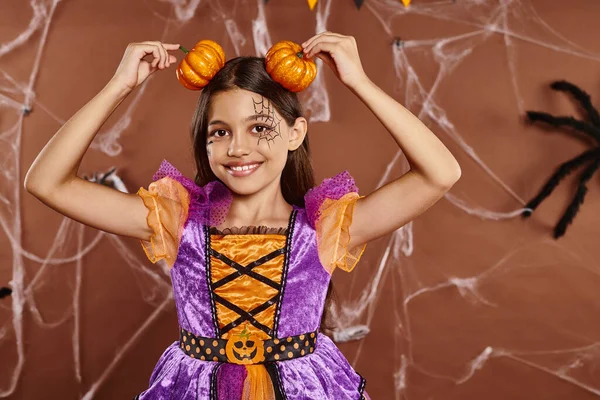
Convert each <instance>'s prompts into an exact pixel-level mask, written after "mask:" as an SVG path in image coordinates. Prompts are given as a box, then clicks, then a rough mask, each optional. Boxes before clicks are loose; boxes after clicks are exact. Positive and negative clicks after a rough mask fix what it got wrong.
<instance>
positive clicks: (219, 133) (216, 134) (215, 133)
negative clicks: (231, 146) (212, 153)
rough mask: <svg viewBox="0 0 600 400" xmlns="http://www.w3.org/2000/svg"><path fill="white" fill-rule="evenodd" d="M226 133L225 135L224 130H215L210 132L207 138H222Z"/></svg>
mask: <svg viewBox="0 0 600 400" xmlns="http://www.w3.org/2000/svg"><path fill="white" fill-rule="evenodd" d="M226 133H227V131H226V130H225V129H217V130H214V131H212V132H211V133H210V135H209V136H214V137H218V138H222V137H223V136H224V135H225V134H226ZM221 134H222V135H223V136H222V135H221Z"/></svg>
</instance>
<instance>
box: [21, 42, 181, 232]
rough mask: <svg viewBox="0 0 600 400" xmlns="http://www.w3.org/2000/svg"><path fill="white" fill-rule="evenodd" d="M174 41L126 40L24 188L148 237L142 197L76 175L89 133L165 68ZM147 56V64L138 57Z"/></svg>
mask: <svg viewBox="0 0 600 400" xmlns="http://www.w3.org/2000/svg"><path fill="white" fill-rule="evenodd" d="M178 47H179V45H174V44H162V43H160V42H142V43H132V44H129V45H128V46H127V49H126V51H125V54H124V55H123V59H122V60H121V63H120V65H119V67H118V68H117V71H116V73H115V75H114V76H113V78H112V79H111V80H110V82H109V83H108V84H107V85H106V86H105V87H104V88H103V89H102V90H101V91H100V92H99V93H98V94H97V95H96V96H95V97H94V98H93V99H92V100H90V101H89V102H88V103H87V104H86V105H85V106H84V107H83V108H81V109H80V110H79V111H78V112H77V113H76V114H75V115H73V116H72V117H71V118H70V119H69V121H67V122H66V123H65V124H64V125H63V126H62V127H61V128H60V129H59V130H58V132H56V134H55V135H54V136H53V137H52V139H50V141H49V142H48V143H47V144H46V146H45V147H44V148H43V149H42V151H41V152H40V154H39V155H38V156H37V157H36V159H35V160H34V162H33V164H32V165H31V167H30V168H29V171H28V172H27V175H26V176H25V189H26V190H27V191H28V192H29V193H31V194H32V195H34V196H35V197H37V198H38V199H39V200H40V201H42V202H43V203H44V204H46V205H47V206H49V207H51V208H52V209H54V210H56V211H58V212H59V213H61V214H64V215H66V216H67V217H70V218H72V219H74V220H76V221H79V222H82V223H84V224H86V225H89V226H92V227H94V228H97V229H101V230H103V231H106V232H110V233H116V234H119V235H124V236H130V237H134V238H138V239H148V238H149V237H150V235H151V233H152V232H151V229H150V227H148V224H147V223H146V216H147V214H148V210H147V208H146V207H145V206H144V203H143V201H142V199H141V198H140V197H139V196H137V195H135V194H127V193H122V192H120V191H118V190H115V189H111V188H109V187H107V186H104V185H100V184H97V183H92V182H89V181H87V180H85V179H83V178H80V177H79V176H77V172H78V170H79V166H80V164H81V160H82V159H83V156H84V155H85V153H86V151H87V149H88V147H89V146H90V144H91V143H92V141H93V139H94V137H95V136H96V134H97V133H98V131H99V130H100V128H101V127H102V125H103V124H104V122H105V121H106V120H107V119H108V117H109V116H110V115H111V114H112V112H113V111H114V110H115V109H116V108H117V107H118V105H119V104H120V103H121V102H122V101H123V100H124V99H125V98H126V97H127V95H128V94H129V93H131V91H132V90H133V89H134V88H135V87H137V86H138V85H140V84H141V83H142V82H143V81H144V80H145V79H146V78H147V77H148V76H149V75H150V74H152V73H153V72H154V71H156V70H159V69H165V68H168V67H169V65H170V64H171V63H174V62H176V61H177V60H176V58H175V57H174V56H172V55H169V54H168V52H167V51H168V50H176V49H177V48H178ZM149 55H151V56H152V57H153V60H152V61H151V62H148V61H145V60H144V59H143V58H144V57H146V56H149Z"/></svg>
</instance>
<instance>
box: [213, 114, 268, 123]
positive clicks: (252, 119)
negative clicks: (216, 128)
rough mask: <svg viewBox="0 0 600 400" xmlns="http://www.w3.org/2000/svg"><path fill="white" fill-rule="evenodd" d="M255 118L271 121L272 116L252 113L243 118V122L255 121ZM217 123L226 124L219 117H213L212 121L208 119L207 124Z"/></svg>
mask: <svg viewBox="0 0 600 400" xmlns="http://www.w3.org/2000/svg"><path fill="white" fill-rule="evenodd" d="M257 119H262V120H267V121H272V120H273V117H272V116H271V115H269V114H254V115H251V116H249V117H246V118H244V122H249V121H255V120H257ZM219 124H221V125H227V122H225V121H221V120H220V119H215V120H213V121H210V123H209V124H208V126H211V125H219Z"/></svg>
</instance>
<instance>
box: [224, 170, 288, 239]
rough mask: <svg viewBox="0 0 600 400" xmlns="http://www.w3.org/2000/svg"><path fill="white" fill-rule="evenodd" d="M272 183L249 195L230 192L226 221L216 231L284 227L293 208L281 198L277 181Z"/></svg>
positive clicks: (281, 194)
mask: <svg viewBox="0 0 600 400" xmlns="http://www.w3.org/2000/svg"><path fill="white" fill-rule="evenodd" d="M273 183H274V184H276V185H270V186H267V187H265V188H263V189H262V190H260V191H259V192H256V193H253V194H250V195H239V194H237V193H235V192H232V195H233V200H232V203H231V207H230V209H229V213H228V215H227V219H226V220H225V221H224V222H223V223H222V224H221V225H219V226H217V229H224V228H230V227H234V226H237V227H241V226H260V225H263V226H269V227H273V228H278V227H286V226H287V223H288V220H289V217H290V213H291V212H292V209H293V207H292V205H290V204H288V203H287V202H286V201H285V199H284V198H283V193H282V192H281V185H280V184H279V180H278V179H277V180H275V181H274V182H273Z"/></svg>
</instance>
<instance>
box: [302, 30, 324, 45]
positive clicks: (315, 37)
mask: <svg viewBox="0 0 600 400" xmlns="http://www.w3.org/2000/svg"><path fill="white" fill-rule="evenodd" d="M325 33H327V31H325V32H321V33H317V34H316V35H314V36H312V37H311V38H310V39H308V40H307V41H306V42H304V43H302V47H304V48H306V47H307V46H310V45H311V44H312V43H313V42H314V41H315V40H317V39H318V38H320V37H321V36H323V35H324V34H325Z"/></svg>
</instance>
